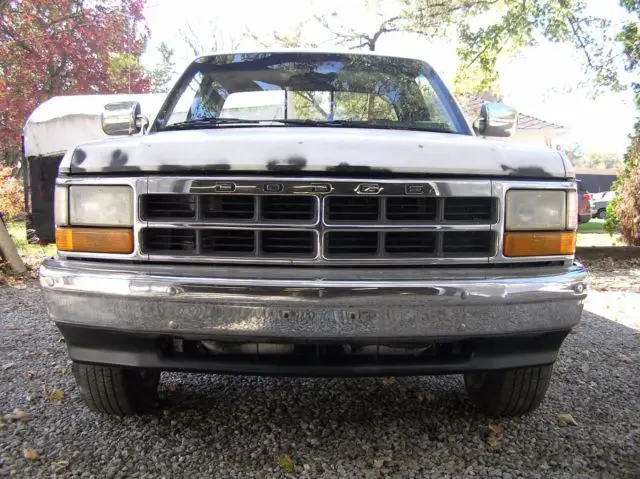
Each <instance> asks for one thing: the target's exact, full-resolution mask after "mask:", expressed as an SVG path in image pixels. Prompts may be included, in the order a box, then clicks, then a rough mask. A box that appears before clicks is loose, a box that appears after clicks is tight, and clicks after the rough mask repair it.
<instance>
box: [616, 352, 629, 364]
mask: <svg viewBox="0 0 640 479" xmlns="http://www.w3.org/2000/svg"><path fill="white" fill-rule="evenodd" d="M618 357H619V358H620V359H621V360H622V361H624V362H625V363H630V362H631V358H630V357H629V356H625V355H624V354H622V353H618Z"/></svg>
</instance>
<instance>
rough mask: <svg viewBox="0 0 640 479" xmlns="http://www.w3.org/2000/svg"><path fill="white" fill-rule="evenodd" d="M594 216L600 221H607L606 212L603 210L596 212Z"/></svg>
mask: <svg viewBox="0 0 640 479" xmlns="http://www.w3.org/2000/svg"><path fill="white" fill-rule="evenodd" d="M596 216H597V217H598V218H600V219H601V220H606V219H607V210H606V209H605V208H600V209H599V210H598V212H597V213H596Z"/></svg>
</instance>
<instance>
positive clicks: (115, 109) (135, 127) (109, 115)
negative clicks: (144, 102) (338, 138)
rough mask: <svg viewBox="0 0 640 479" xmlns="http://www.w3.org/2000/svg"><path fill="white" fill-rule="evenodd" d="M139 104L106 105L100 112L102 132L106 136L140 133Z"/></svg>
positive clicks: (119, 103) (125, 102)
mask: <svg viewBox="0 0 640 479" xmlns="http://www.w3.org/2000/svg"><path fill="white" fill-rule="evenodd" d="M140 113H141V110H140V103H138V102H137V101H121V102H117V103H107V104H106V105H105V106H104V110H103V111H102V130H103V131H104V132H105V133H106V134H107V135H114V136H115V135H134V134H136V133H139V132H140V131H142V126H143V123H144V121H143V118H142V116H141V114H140Z"/></svg>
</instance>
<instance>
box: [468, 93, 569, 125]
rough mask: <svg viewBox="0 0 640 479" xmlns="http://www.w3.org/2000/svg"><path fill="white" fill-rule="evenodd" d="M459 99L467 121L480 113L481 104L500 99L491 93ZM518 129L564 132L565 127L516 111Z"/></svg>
mask: <svg viewBox="0 0 640 479" xmlns="http://www.w3.org/2000/svg"><path fill="white" fill-rule="evenodd" d="M459 101H460V106H461V108H462V112H463V113H464V116H466V117H467V119H468V120H469V121H473V120H475V119H476V117H477V116H478V115H479V114H480V108H481V107H482V105H484V104H485V103H491V102H496V101H500V99H499V98H498V97H497V96H495V95H492V94H491V93H482V94H480V95H462V96H461V97H460V98H459ZM518 130H555V131H557V132H561V131H562V132H566V131H567V128H566V127H564V126H562V125H558V124H557V123H553V122H550V121H546V120H543V119H541V118H538V117H535V116H533V115H527V114H525V113H518Z"/></svg>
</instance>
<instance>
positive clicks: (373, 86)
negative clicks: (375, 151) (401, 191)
mask: <svg viewBox="0 0 640 479" xmlns="http://www.w3.org/2000/svg"><path fill="white" fill-rule="evenodd" d="M242 120H246V123H243V121H242ZM274 125H278V126H301V125H302V126H309V125H312V126H337V127H350V126H352V127H357V128H368V127H370V128H388V129H389V128H390V129H396V128H397V129H412V130H424V131H438V132H447V133H468V131H467V129H466V124H465V123H464V120H462V119H461V115H460V112H459V111H458V109H457V107H456V105H455V104H454V102H453V99H452V98H451V96H450V95H449V93H448V92H447V90H446V88H445V87H444V86H443V85H442V83H441V81H440V79H439V78H438V77H437V75H436V74H435V73H434V72H433V71H432V70H431V68H430V67H429V66H428V65H427V64H425V63H423V62H420V61H417V60H409V59H401V58H392V57H381V56H373V55H352V54H321V53H318V54H314V53H268V54H236V55H214V56H210V57H204V58H201V59H199V60H197V61H196V62H194V63H193V64H192V65H191V66H190V67H189V68H188V69H187V71H186V73H185V74H184V75H183V77H182V78H181V80H180V81H179V82H178V84H177V85H176V88H175V89H174V90H173V91H172V92H171V94H170V95H169V97H168V99H167V101H166V103H165V105H164V107H163V108H162V110H161V111H160V113H159V115H158V118H157V120H156V124H155V125H154V129H156V130H170V129H178V128H187V129H191V128H194V129H195V128H234V127H235V128H237V127H243V126H254V127H255V126H274Z"/></svg>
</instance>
